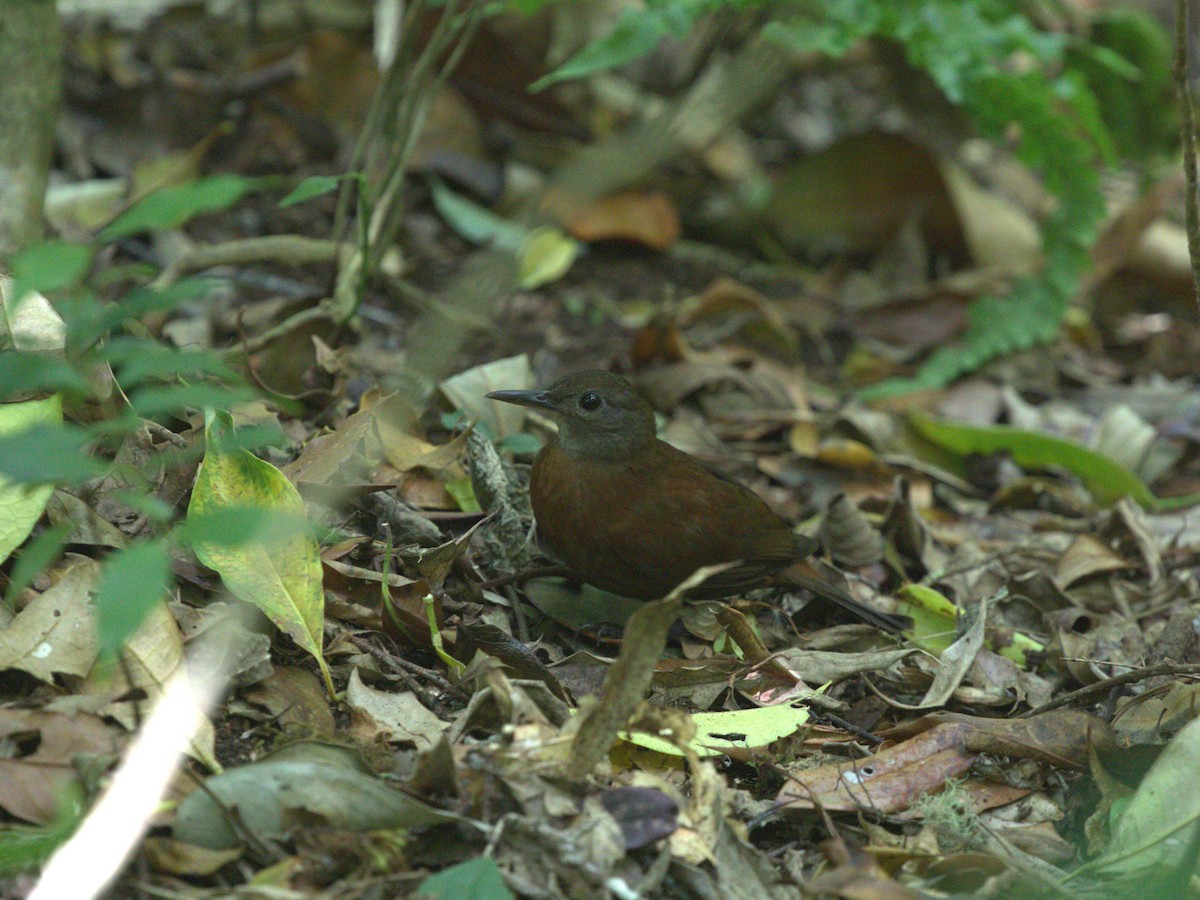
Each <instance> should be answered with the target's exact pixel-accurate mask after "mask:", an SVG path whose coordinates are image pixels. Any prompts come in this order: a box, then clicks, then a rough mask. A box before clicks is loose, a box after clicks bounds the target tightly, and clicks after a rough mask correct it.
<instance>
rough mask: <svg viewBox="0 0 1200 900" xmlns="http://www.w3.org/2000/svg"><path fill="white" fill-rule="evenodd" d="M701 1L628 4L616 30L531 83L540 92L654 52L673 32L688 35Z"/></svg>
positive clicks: (531, 89) (532, 87)
mask: <svg viewBox="0 0 1200 900" xmlns="http://www.w3.org/2000/svg"><path fill="white" fill-rule="evenodd" d="M688 5H691V6H696V5H697V4H684V3H675V4H668V5H667V6H666V7H664V6H659V7H658V8H655V7H652V6H647V7H645V8H635V7H626V8H625V9H623V10H622V11H621V16H620V18H618V19H617V24H616V25H615V26H613V30H612V31H610V32H609V33H608V34H607V35H605V36H604V37H602V38H600V40H598V41H593V42H592V43H590V44H588V45H587V46H586V47H584V48H583V49H582V50H580V51H579V52H578V53H576V54H575V55H574V56H572V57H571V58H570V59H568V60H567V61H566V62H565V63H563V64H562V65H561V66H559V67H558V68H557V69H555V70H554V71H553V72H550V73H549V74H547V75H543V76H542V77H541V78H539V79H538V80H537V81H535V82H534V83H533V84H531V85H530V86H529V90H530V91H531V92H537V91H540V90H542V89H544V88H547V87H549V86H550V85H552V84H556V83H558V82H560V81H570V80H572V79H575V78H583V77H585V76H587V75H592V74H595V73H596V72H604V71H607V70H608V69H615V68H617V67H619V66H623V65H625V64H626V63H630V62H633V61H634V60H635V59H640V58H641V57H643V56H646V55H648V54H649V53H651V52H652V51H653V50H654V49H655V48H656V47H657V46H658V45H659V43H661V42H662V39H663V38H664V37H667V36H668V35H669V34H685V33H686V32H687V29H688V28H689V27H690V26H691V24H692V22H693V21H694V18H695V15H697V14H698V12H699V10H698V9H697V10H688V9H687V6H688Z"/></svg>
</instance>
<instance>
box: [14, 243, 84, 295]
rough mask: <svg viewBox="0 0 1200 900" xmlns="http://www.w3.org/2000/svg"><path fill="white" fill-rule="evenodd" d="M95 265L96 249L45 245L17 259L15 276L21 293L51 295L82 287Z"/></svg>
mask: <svg viewBox="0 0 1200 900" xmlns="http://www.w3.org/2000/svg"><path fill="white" fill-rule="evenodd" d="M91 263H92V248H91V247H88V246H87V245H85V244H72V243H69V242H67V241H41V242H40V243H37V244H32V245H31V246H29V247H26V248H25V249H24V250H22V251H21V252H20V253H18V254H17V255H16V256H14V257H13V261H12V274H13V278H14V279H15V280H16V282H17V284H18V285H19V286H20V292H21V293H24V291H40V292H42V293H47V292H50V291H57V290H61V289H62V288H65V287H71V286H72V285H75V284H78V283H79V282H80V281H81V280H82V279H83V276H84V275H86V274H87V270H88V266H90V265H91Z"/></svg>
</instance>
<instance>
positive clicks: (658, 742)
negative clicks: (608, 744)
mask: <svg viewBox="0 0 1200 900" xmlns="http://www.w3.org/2000/svg"><path fill="white" fill-rule="evenodd" d="M692 721H693V722H695V723H696V736H695V737H694V738H693V739H692V740H691V741H689V746H690V747H691V748H692V749H693V750H695V751H696V754H697V755H698V756H720V755H722V754H723V753H729V752H731V751H743V752H744V751H746V750H748V749H757V748H761V747H765V746H767V745H768V744H770V743H771V742H772V741H776V740H779V738H782V737H787V736H788V735H789V734H794V733H795V732H796V731H797V730H798V729H799V728H800V726H801V725H803V724H804V723H805V722H807V721H808V710H807V709H804V708H799V709H797V708H795V707H792V706H788V705H787V704H782V705H780V706H761V707H758V708H757V709H735V710H730V711H727V712H707V713H693V714H692ZM621 738H622V739H623V740H626V741H629V743H631V744H636V745H637V746H639V747H645V748H646V749H647V750H654V751H657V752H658V753H665V754H667V755H669V756H683V753H682V751H680V749H679V748H678V747H676V746H675V745H674V744H672V743H671V742H670V741H667V740H663V739H662V738H660V737H657V736H655V735H652V734H645V733H643V732H640V731H634V732H621Z"/></svg>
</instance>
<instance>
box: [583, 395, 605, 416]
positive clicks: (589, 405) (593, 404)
mask: <svg viewBox="0 0 1200 900" xmlns="http://www.w3.org/2000/svg"><path fill="white" fill-rule="evenodd" d="M603 403H604V401H603V400H602V399H600V395H599V394H597V393H596V392H595V391H584V392H583V396H581V397H580V398H579V408H580V409H582V410H585V411H587V412H591V411H592V410H594V409H599V408H600V406H601V405H602V404H603Z"/></svg>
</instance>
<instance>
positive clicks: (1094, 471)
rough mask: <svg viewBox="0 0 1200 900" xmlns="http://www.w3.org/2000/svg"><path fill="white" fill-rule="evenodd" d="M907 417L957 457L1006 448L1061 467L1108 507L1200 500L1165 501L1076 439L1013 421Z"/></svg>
mask: <svg viewBox="0 0 1200 900" xmlns="http://www.w3.org/2000/svg"><path fill="white" fill-rule="evenodd" d="M908 421H909V424H911V425H912V427H913V428H915V429H916V430H917V432H918V433H919V434H920V435H921V436H922V437H923V438H925V439H926V440H928V441H931V442H932V443H934V444H937V445H938V446H939V447H942V448H944V449H946V450H949V451H950V452H951V453H953V454H955V455H956V456H967V455H968V454H972V453H978V454H986V453H1000V452H1005V453H1007V454H1009V455H1010V456H1011V457H1012V459H1013V462H1015V463H1016V464H1017V465H1019V466H1023V467H1026V468H1040V467H1045V466H1061V467H1062V468H1064V469H1067V470H1069V471H1070V472H1071V473H1072V474H1074V475H1075V477H1077V478H1078V479H1079V480H1080V481H1081V482H1082V483H1083V486H1084V487H1086V488H1087V489H1088V490H1089V491H1090V492H1091V494H1092V496H1093V497H1094V498H1095V499H1096V502H1098V503H1102V504H1104V505H1106V506H1107V505H1110V504H1113V503H1116V502H1117V501H1118V500H1120V499H1121V498H1122V497H1129V498H1130V499H1131V500H1134V501H1136V502H1137V503H1139V504H1141V505H1142V506H1143V507H1145V508H1146V509H1149V510H1155V511H1161V510H1165V509H1178V508H1180V507H1183V506H1192V505H1194V504H1196V503H1200V495H1194V494H1193V495H1190V496H1187V497H1170V498H1167V499H1160V498H1158V497H1156V496H1154V494H1153V493H1152V492H1151V491H1150V488H1148V487H1146V485H1145V483H1144V482H1143V481H1142V480H1141V479H1140V478H1138V477H1137V475H1135V474H1134V473H1133V472H1131V471H1129V469H1127V468H1125V467H1124V466H1122V465H1121V464H1120V463H1116V462H1113V461H1112V460H1111V459H1109V458H1108V457H1106V456H1101V455H1100V454H1099V453H1096V452H1095V451H1093V450H1089V449H1087V448H1086V447H1082V446H1080V445H1079V444H1076V443H1075V442H1073V441H1068V440H1064V439H1062V438H1056V437H1051V436H1049V435H1046V434H1039V433H1038V432H1036V431H1025V430H1023V429H1020V428H1013V427H1011V426H1008V425H992V426H990V427H986V428H981V427H976V426H974V425H964V424H962V423H959V422H946V421H939V420H937V419H931V418H929V417H927V416H922V415H917V414H912V415H910V416H909V419H908Z"/></svg>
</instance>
